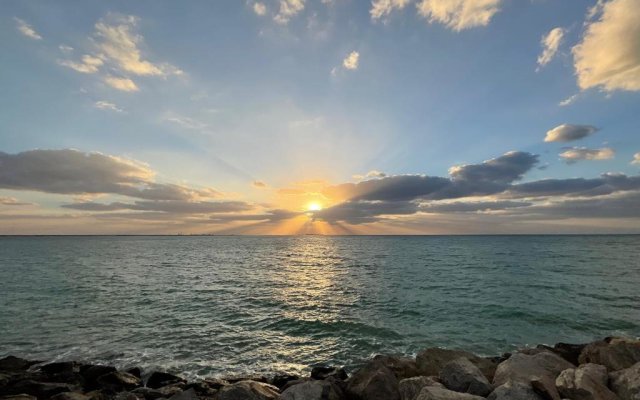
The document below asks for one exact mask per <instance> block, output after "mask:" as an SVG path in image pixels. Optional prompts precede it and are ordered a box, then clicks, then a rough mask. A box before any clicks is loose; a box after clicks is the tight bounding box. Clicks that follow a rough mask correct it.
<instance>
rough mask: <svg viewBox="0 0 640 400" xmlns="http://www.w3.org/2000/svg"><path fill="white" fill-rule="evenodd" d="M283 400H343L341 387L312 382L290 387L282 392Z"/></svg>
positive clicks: (323, 382)
mask: <svg viewBox="0 0 640 400" xmlns="http://www.w3.org/2000/svg"><path fill="white" fill-rule="evenodd" d="M280 398H281V399H282V400H342V399H344V395H343V394H342V391H341V390H340V388H339V387H337V386H336V385H335V384H333V383H332V382H329V381H322V380H311V381H306V382H302V383H299V384H297V385H293V386H291V387H289V388H288V389H287V390H285V391H284V392H282V395H281V396H280Z"/></svg>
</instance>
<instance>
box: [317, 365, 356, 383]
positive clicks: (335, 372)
mask: <svg viewBox="0 0 640 400" xmlns="http://www.w3.org/2000/svg"><path fill="white" fill-rule="evenodd" d="M330 376H333V377H335V378H336V379H339V380H343V381H344V380H347V378H349V376H348V375H347V371H345V370H344V368H339V367H328V366H325V365H316V366H314V367H313V368H311V379H320V380H321V379H327V378H328V377H330Z"/></svg>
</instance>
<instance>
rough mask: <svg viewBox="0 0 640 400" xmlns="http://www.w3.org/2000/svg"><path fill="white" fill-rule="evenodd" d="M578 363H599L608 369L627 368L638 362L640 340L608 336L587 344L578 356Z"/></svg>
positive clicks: (639, 360) (639, 358)
mask: <svg viewBox="0 0 640 400" xmlns="http://www.w3.org/2000/svg"><path fill="white" fill-rule="evenodd" d="M578 361H579V362H580V364H587V363H593V364H600V365H604V366H605V367H607V369H608V370H609V371H618V370H621V369H625V368H629V367H631V366H633V365H634V364H635V363H638V362H640V341H638V340H634V339H625V338H608V339H605V340H602V341H598V342H594V343H590V344H588V345H587V346H586V347H585V348H584V349H583V350H582V352H581V353H580V357H579V358H578Z"/></svg>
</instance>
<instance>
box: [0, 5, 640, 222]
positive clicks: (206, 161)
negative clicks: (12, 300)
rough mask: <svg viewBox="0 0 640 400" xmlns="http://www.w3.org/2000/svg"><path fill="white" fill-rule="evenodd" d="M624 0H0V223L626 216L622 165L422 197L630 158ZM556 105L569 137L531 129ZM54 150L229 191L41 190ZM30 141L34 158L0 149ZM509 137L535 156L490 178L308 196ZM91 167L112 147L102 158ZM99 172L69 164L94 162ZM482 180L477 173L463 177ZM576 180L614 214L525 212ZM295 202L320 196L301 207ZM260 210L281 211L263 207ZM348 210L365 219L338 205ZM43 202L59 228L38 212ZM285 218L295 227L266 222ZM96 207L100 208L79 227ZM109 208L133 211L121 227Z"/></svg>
mask: <svg viewBox="0 0 640 400" xmlns="http://www.w3.org/2000/svg"><path fill="white" fill-rule="evenodd" d="M634 6H637V3H636V1H635V0H609V1H600V2H596V1H594V0H590V1H582V0H575V1H557V0H532V1H516V0H489V1H478V0H452V1H443V0H376V1H373V2H365V1H355V0H329V1H321V0H317V1H311V0H306V1H303V0H278V1H268V0H264V1H259V2H255V1H246V2H244V1H216V2H211V1H192V2H189V3H188V4H186V5H185V4H178V3H175V2H169V1H137V2H128V1H112V2H97V1H86V2H82V3H76V2H73V3H72V2H46V1H4V2H2V4H1V5H0V9H1V10H2V13H1V15H2V18H3V23H2V24H0V46H2V48H3V49H4V51H3V52H2V56H1V57H2V60H1V61H2V64H1V65H2V67H1V68H2V73H1V74H0V84H1V87H2V88H3V90H2V93H1V94H0V151H1V152H2V153H0V155H4V157H5V158H6V160H5V161H4V165H3V164H2V163H0V199H5V200H4V203H5V204H4V205H3V206H0V207H1V208H0V217H2V218H3V219H4V220H5V221H7V224H5V228H3V229H0V231H2V233H38V232H41V231H42V232H48V233H74V232H78V233H112V232H136V233H137V232H139V233H145V232H154V233H155V232H157V233H175V232H176V231H180V232H183V231H184V232H197V233H209V232H211V233H216V232H236V231H237V232H240V233H254V232H253V231H252V229H254V228H255V229H257V230H256V232H255V233H274V232H275V233H302V232H304V233H308V232H312V233H465V232H466V231H465V230H464V229H461V227H460V226H459V225H457V224H456V221H458V220H467V221H471V222H470V223H469V226H471V228H469V232H474V233H482V232H483V228H482V227H483V226H484V227H488V228H486V231H487V232H486V233H494V232H507V233H508V232H510V229H513V231H514V232H516V233H521V232H542V231H549V232H556V231H557V232H583V231H585V232H587V231H588V232H591V231H594V232H596V231H606V232H610V231H620V232H627V231H635V230H634V226H635V227H637V226H640V225H638V224H635V225H634V223H635V222H638V217H640V212H638V211H637V210H638V208H639V207H640V205H639V204H638V203H637V202H636V200H637V199H639V198H640V197H638V196H636V194H637V193H636V192H635V191H636V190H639V191H640V186H638V187H636V186H634V185H635V184H636V183H635V181H634V183H631V184H629V185H631V186H629V185H626V186H624V187H623V188H616V189H615V190H604V192H606V191H608V192H609V193H604V192H603V190H600V191H599V192H598V193H597V194H594V193H591V192H589V193H584V192H580V193H575V192H571V193H569V192H565V193H560V194H558V193H556V194H555V195H554V196H555V197H553V198H549V197H542V196H537V195H536V196H532V195H530V194H529V195H527V196H528V197H522V196H521V197H520V198H518V201H523V202H526V203H527V204H528V205H527V206H524V205H523V206H521V207H518V208H522V211H524V210H525V209H527V208H530V207H538V208H536V209H535V210H534V209H531V210H529V211H530V212H526V213H524V212H523V213H517V215H515V214H514V213H511V212H510V211H509V210H508V209H511V206H509V207H507V208H504V209H502V208H500V207H498V206H497V205H495V204H494V206H495V207H494V206H491V207H490V208H482V207H481V206H478V207H480V208H479V209H475V210H474V211H473V212H472V213H470V212H446V213H434V212H429V211H428V210H426V209H427V208H429V207H432V206H437V205H439V204H440V203H442V202H445V203H447V202H448V203H456V204H457V203H461V202H466V203H474V204H476V205H478V204H479V203H486V202H494V203H495V202H501V201H507V200H505V199H506V198H513V195H512V194H510V193H511V192H513V191H514V190H515V189H513V188H511V185H516V184H523V183H527V182H536V181H541V180H544V179H558V180H568V179H570V178H584V179H592V180H593V179H600V178H599V177H600V176H601V174H603V173H617V174H624V176H625V177H628V178H629V179H632V178H633V177H635V176H637V175H638V170H639V169H640V166H639V165H638V164H637V163H635V164H634V163H633V162H632V161H633V160H634V154H636V153H639V152H640V135H639V134H638V133H639V132H640V118H638V109H639V107H638V106H639V105H640V101H639V100H640V94H639V93H638V91H639V90H640V51H639V50H638V48H639V46H638V45H639V41H640V39H639V37H640V35H638V34H636V35H634V34H633V33H634V32H635V33H639V32H638V30H639V29H640V28H638V26H640V13H639V12H638V10H637V9H638V7H634ZM610 27H619V29H618V28H616V29H610ZM624 29H626V31H624ZM554 30H555V35H551V34H550V33H551V32H554ZM625 32H626V33H625ZM545 38H546V39H547V40H546V42H545V40H544V39H545ZM545 50H546V53H545V54H546V57H545V56H542V54H543V53H544V52H545ZM602 52H604V53H602ZM596 55H598V56H596ZM543 58H544V60H543ZM563 102H564V103H563ZM561 103H562V104H561ZM562 125H565V129H564V131H563V132H565V133H566V134H567V135H569V136H571V135H573V134H575V132H578V133H579V132H582V131H584V132H588V133H587V134H585V135H584V137H580V138H578V139H573V140H570V141H547V142H545V136H546V135H547V132H549V131H551V130H553V129H554V128H556V127H559V126H562ZM585 127H587V128H585ZM581 129H582V131H581ZM585 129H586V131H585ZM571 137H573V136H571ZM65 149H74V151H76V152H78V153H82V154H85V155H87V154H93V153H99V154H101V155H103V156H104V157H107V158H109V157H111V158H109V160H111V161H114V160H115V161H114V162H115V163H116V164H117V163H118V162H121V161H122V162H129V161H131V162H135V163H137V164H136V165H139V166H141V168H143V169H144V170H145V172H144V174H142V173H141V175H140V176H142V175H145V177H144V179H142V178H141V179H142V181H140V182H137V183H131V182H129V183H126V184H131V185H138V186H139V185H149V184H150V183H153V184H166V185H169V184H170V185H179V186H180V187H181V188H184V189H185V190H186V191H189V190H192V189H193V190H195V191H199V190H204V189H207V190H209V189H210V190H212V191H215V192H216V193H218V195H216V196H211V197H207V196H203V195H196V196H195V197H193V196H192V197H188V196H187V197H185V198H181V199H179V200H180V201H184V202H186V203H188V204H187V205H189V206H194V205H195V204H196V203H199V202H200V203H202V202H205V203H212V204H213V203H219V204H217V205H216V204H213V206H219V205H222V204H226V203H228V202H241V203H242V204H245V205H246V207H244V208H243V209H241V210H234V211H229V210H226V211H224V213H222V214H224V218H220V219H218V217H219V215H222V214H221V213H220V212H218V211H217V209H216V208H215V207H214V208H212V209H211V210H212V211H211V212H209V211H207V212H201V211H197V212H192V213H186V212H181V213H180V214H179V215H176V214H174V213H171V212H170V211H166V210H165V207H164V206H165V205H166V202H167V201H174V200H176V199H173V198H154V199H152V200H153V201H155V202H161V203H162V205H163V206H162V207H159V206H158V205H157V204H155V205H154V206H153V207H151V208H144V207H139V206H135V207H133V206H131V204H135V202H136V201H140V198H139V197H136V196H132V195H130V194H129V192H127V191H124V192H123V191H122V190H115V191H114V190H112V189H96V188H94V187H93V186H92V187H90V188H87V187H83V186H82V185H74V189H69V188H66V187H65V188H63V189H61V188H62V187H63V186H64V185H62V183H63V182H68V181H73V180H77V179H79V178H78V174H77V173H78V172H77V171H75V172H74V171H73V170H74V169H75V168H80V167H79V165H78V164H77V163H74V162H73V161H72V160H71V159H68V158H65V157H63V156H69V157H72V158H73V157H74V153H68V152H67V153H63V151H65ZM45 150H46V151H48V152H46V153H42V154H41V156H42V157H38V158H37V160H39V161H38V162H41V164H35V165H32V164H25V163H22V161H20V160H22V159H23V158H24V159H26V158H29V157H27V155H29V154H34V153H29V152H30V151H31V152H33V151H45ZM514 151H517V152H521V153H527V154H531V155H535V156H536V158H535V162H534V163H533V164H531V165H527V168H526V170H523V171H522V173H521V174H516V175H513V179H512V180H511V181H508V182H506V181H500V182H501V183H503V184H507V185H508V187H506V186H505V187H502V188H501V190H497V189H492V190H482V191H472V192H471V193H470V194H467V192H466V191H465V196H462V197H461V196H458V195H456V196H454V197H451V196H449V197H447V198H440V197H442V196H441V195H438V196H435V195H434V194H433V193H431V192H429V193H422V192H420V193H422V194H420V195H418V196H415V197H411V198H403V200H402V201H405V202H406V203H407V204H401V205H400V204H397V203H394V204H393V205H394V208H393V209H395V210H397V209H402V210H404V211H402V212H401V213H398V214H396V213H395V211H389V209H387V208H384V210H385V211H372V207H374V208H377V207H380V206H381V204H380V202H381V201H382V202H384V201H385V200H380V199H378V198H373V197H372V198H369V199H367V198H366V197H357V196H356V197H354V195H353V193H351V192H349V193H347V194H345V193H342V194H341V195H340V196H337V197H336V196H334V197H332V196H330V195H327V193H328V192H332V188H333V187H337V186H339V185H341V184H347V183H351V184H357V183H358V182H360V183H362V181H365V182H366V181H368V180H375V181H376V183H378V184H380V185H387V184H388V185H389V186H390V187H393V182H394V180H398V179H402V178H403V177H406V176H411V175H426V176H433V177H452V180H455V179H453V176H452V175H450V168H451V167H454V166H461V165H481V166H482V165H484V166H487V165H489V166H492V165H493V164H487V163H486V162H487V160H491V159H498V160H499V161H502V159H500V157H501V156H503V155H505V154H508V152H514ZM56 152H57V153H56ZM36 155H38V154H36ZM47 157H54V159H55V160H56V161H55V163H54V164H55V165H54V166H53V167H51V165H52V164H51V163H52V162H51V161H48V163H45V164H42V163H43V161H42V159H43V158H45V159H46V158H47ZM638 158H639V159H640V156H638ZM513 159H516V158H513ZM29 160H31V158H29ZM505 160H511V158H506V159H505ZM517 160H520V159H519V158H518V159H517ZM0 161H2V160H0ZM19 161H20V162H19ZM25 162H26V161H25ZM30 162H33V160H31V161H30ZM43 165H46V166H48V167H47V169H42V168H45V167H43ZM500 165H502V164H500ZM120 166H121V165H120ZM112 167H113V168H116V169H117V167H118V165H114V166H106V167H105V168H112ZM11 168H20V169H19V170H18V172H20V173H24V174H25V175H26V171H32V172H33V174H34V175H36V176H39V177H42V176H44V175H46V173H47V172H50V173H51V174H52V176H51V177H50V179H58V180H60V181H61V182H62V183H61V185H60V186H56V187H55V188H53V189H52V188H51V187H49V186H50V185H49V186H47V187H43V186H42V185H40V184H35V183H34V182H33V181H32V180H29V179H27V178H30V179H33V176H29V177H25V181H21V182H19V183H16V179H17V178H15V176H16V174H17V173H16V172H15V171H13V170H11ZM39 168H40V169H39ZM51 168H53V169H55V168H59V169H60V171H57V170H56V171H54V170H52V169H51ZM2 169H4V170H5V171H4V172H2ZM69 171H72V172H69ZM100 171H101V172H100ZM100 171H97V172H96V173H97V174H98V176H95V177H92V178H91V179H98V180H99V179H103V178H104V176H105V171H102V170H100ZM109 171H112V170H109ZM370 171H373V172H372V173H370V174H369V175H368V176H367V173H368V172H370ZM3 174H4V176H3ZM65 174H66V175H65ZM87 179H88V178H87ZM117 179H122V176H119V175H118V177H116V180H117ZM447 179H448V178H447ZM127 182H128V181H127ZM104 183H105V186H109V185H110V184H111V183H113V182H104ZM116 183H118V184H121V183H122V182H121V181H118V182H116ZM489 183H491V184H495V182H494V181H492V182H485V181H482V182H474V185H484V187H486V186H487V185H488V184H489ZM489 186H491V185H489ZM611 186H612V184H611V183H608V181H607V182H604V181H603V183H602V187H607V188H608V189H610V188H611ZM109 187H111V186H109ZM589 187H590V188H591V186H589ZM190 193H191V192H190ZM193 193H195V192H193ZM434 196H435V197H434ZM625 196H626V197H625ZM629 196H631V197H633V196H636V197H633V198H631V199H630V198H628V197H629ZM436 197H438V198H436ZM622 197H624V199H622ZM394 198H395V197H394ZM621 199H622V200H621ZM583 200H584V201H596V200H597V201H605V202H606V201H625V202H626V203H625V204H631V208H632V209H633V210H636V214H637V215H636V214H632V215H631V216H632V217H634V218H636V219H635V220H630V219H629V214H624V215H623V214H620V215H610V214H607V215H606V216H600V217H597V218H595V219H594V218H592V217H593V215H591V214H592V213H590V212H586V213H585V215H584V216H573V215H571V216H569V215H562V214H558V213H559V212H555V211H554V212H549V213H547V212H546V211H541V210H540V207H544V206H545V205H549V204H550V202H551V203H553V202H555V203H554V205H558V204H560V203H561V202H562V204H563V205H565V203H566V202H568V201H583ZM395 201H396V200H394V202H395ZM12 203H13V204H12ZM83 203H90V204H93V205H89V206H86V205H80V206H78V204H83ZM310 203H318V204H319V205H320V207H321V208H322V210H313V211H312V212H309V211H308V210H307V209H308V208H309V204H310ZM16 204H21V205H16ZM95 204H99V205H105V204H106V205H111V206H109V207H101V206H95ZM116 204H119V206H117V205H116ZM492 204H493V203H492ZM396 206H397V207H400V208H397V207H396ZM406 206H408V207H409V208H405V207H406ZM467 206H468V204H467ZM467 206H465V207H467ZM594 207H595V206H594ZM597 207H598V208H600V209H601V208H602V206H601V205H599V206H597ZM87 208H91V210H88V209H87ZM96 208H103V209H101V210H96ZM106 208H109V209H108V210H107V209H106ZM472 208H473V207H472ZM476 208H477V207H476ZM278 210H280V211H281V210H286V211H287V212H289V213H291V214H290V215H289V214H287V216H288V217H290V218H284V217H282V216H279V217H278V218H275V217H273V215H274V214H273V213H274V212H275V211H278ZM345 210H350V211H348V212H347V211H345ZM354 210H355V211H354ZM465 210H466V208H465ZM349 212H352V213H355V214H349ZM154 213H155V214H154ZM161 213H162V214H161ZM345 213H347V214H349V215H348V216H344V215H345ZM361 213H365V214H366V218H361V219H358V218H353V217H352V216H353V215H361ZM371 213H373V214H371ZM531 213H533V214H535V215H537V217H536V218H533V220H535V221H534V222H532V221H531V219H530V216H529V214H531ZM127 214H130V215H127ZM140 214H144V215H140ZM334 214H335V215H342V216H343V217H340V218H336V216H335V215H334ZM525 214H526V217H524V216H523V215H525ZM278 215H280V214H278ZM234 216H239V217H238V218H234ZM156 217H157V219H154V218H156ZM587 217H589V218H587ZM260 218H263V219H260ZM57 219H64V220H65V221H66V222H65V224H63V225H64V226H62V227H60V224H59V223H52V222H51V221H52V220H57ZM286 219H293V220H300V221H298V222H299V224H298V225H301V226H300V227H297V228H290V227H287V228H283V227H280V225H282V224H284V223H283V221H284V220H286ZM96 220H97V221H101V222H103V223H101V224H100V229H98V230H96V229H97V228H95V224H93V225H92V224H91V221H96ZM104 221H107V222H104ZM113 221H118V222H113ZM131 221H138V222H139V225H136V226H140V227H141V228H139V230H133V231H132V230H131V228H130V227H129V226H130V224H129V223H128V222H131ZM150 221H151V222H150ZM211 221H214V222H211ZM247 221H254V222H252V225H251V226H252V228H248V227H247V228H246V227H245V225H247ZM514 221H516V222H517V223H516V224H515V225H514ZM138 222H137V223H138ZM289 222H290V221H289ZM489 222H490V223H489ZM87 225H89V226H90V227H87ZM256 225H257V226H258V227H257V228H256ZM285 225H290V224H289V223H286V224H285ZM338 225H339V226H340V228H336V226H338ZM247 226H248V225H247ZM514 226H516V228H513V227H514ZM434 227H437V229H435V228H434ZM245 228H246V229H245ZM136 229H138V228H136Z"/></svg>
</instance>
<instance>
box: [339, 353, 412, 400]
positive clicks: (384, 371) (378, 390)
mask: <svg viewBox="0 0 640 400" xmlns="http://www.w3.org/2000/svg"><path fill="white" fill-rule="evenodd" d="M347 394H348V395H349V396H351V397H354V398H356V399H362V400H399V399H400V392H399V389H398V378H397V377H396V375H395V374H394V373H393V371H392V370H390V369H389V368H387V367H385V366H384V365H382V364H381V363H376V362H370V363H368V364H366V365H365V366H364V367H362V368H360V369H359V370H358V371H356V372H355V373H354V374H353V375H352V376H351V377H350V378H349V379H348V380H347Z"/></svg>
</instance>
